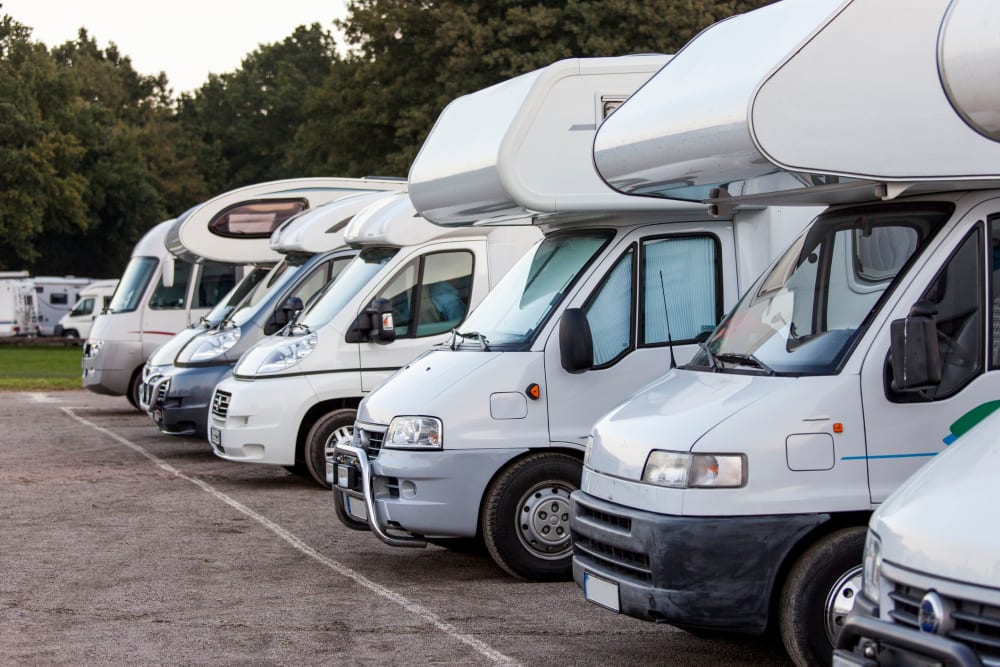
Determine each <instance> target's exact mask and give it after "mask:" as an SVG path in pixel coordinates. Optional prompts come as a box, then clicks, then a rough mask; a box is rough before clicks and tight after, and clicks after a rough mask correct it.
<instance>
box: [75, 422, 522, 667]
mask: <svg viewBox="0 0 1000 667" xmlns="http://www.w3.org/2000/svg"><path fill="white" fill-rule="evenodd" d="M76 409H77V408H68V407H64V408H61V410H62V411H63V412H65V413H66V414H67V415H69V416H70V417H71V418H73V419H75V420H76V421H78V422H80V423H81V424H84V425H85V426H89V427H90V428H92V429H94V430H96V431H100V432H101V433H103V434H105V435H106V436H108V437H109V438H111V439H113V440H114V441H116V442H119V443H121V444H123V445H125V446H126V447H129V448H130V449H133V450H135V451H136V452H138V453H140V454H142V455H143V456H145V457H146V458H147V459H149V460H150V461H152V462H153V463H155V464H156V465H157V466H158V467H159V468H161V469H162V470H165V471H166V472H169V473H170V474H172V475H176V476H177V477H180V478H181V479H183V480H186V481H188V482H191V483H192V484H194V485H195V486H197V487H198V488H200V489H201V490H202V491H204V492H205V493H208V494H209V495H211V496H213V497H215V498H216V499H218V500H221V501H222V502H224V503H226V504H227V505H229V506H230V507H232V508H234V509H236V510H237V511H239V512H241V513H243V514H245V515H246V516H248V517H250V518H251V519H253V520H254V521H256V522H257V523H259V524H260V525H262V526H264V527H265V528H267V529H268V530H270V531H271V532H272V533H274V534H275V535H277V536H278V537H280V538H281V539H283V540H284V541H285V542H287V543H288V544H290V545H291V546H292V547H294V548H295V549H298V550H299V551H301V552H302V553H303V554H305V555H306V556H309V557H310V558H312V559H314V560H316V561H319V562H320V563H322V564H323V565H325V566H326V567H328V568H330V569H331V570H333V571H334V572H337V573H338V574H341V575H343V576H345V577H348V578H349V579H353V580H354V581H355V582H356V583H358V584H360V585H361V586H364V587H365V588H367V589H368V590H370V591H371V592H373V593H375V594H376V595H378V596H380V597H383V598H385V599H387V600H389V601H391V602H395V603H396V604H398V605H400V606H401V607H403V608H404V609H406V610H407V611H408V612H410V613H412V614H416V615H417V616H418V617H420V618H422V619H424V620H425V621H427V622H428V623H430V624H431V625H433V626H434V627H435V628H437V629H438V630H440V631H441V632H443V633H444V634H446V635H448V636H450V637H452V638H454V639H457V640H458V641H460V642H462V643H463V644H465V645H467V646H469V647H470V648H472V649H473V650H475V651H476V652H477V653H479V654H481V655H482V656H484V657H485V658H487V659H489V660H490V661H492V662H494V663H496V664H500V665H517V664H519V663H518V662H517V661H516V660H515V659H514V658H511V657H510V656H508V655H505V654H503V653H501V652H499V651H497V650H495V649H493V648H491V647H490V646H489V645H487V644H486V643H484V642H482V641H480V640H478V639H476V638H475V637H473V636H471V635H468V634H465V633H463V632H462V631H460V630H459V629H458V628H456V627H455V626H453V625H451V624H450V623H446V622H444V621H442V620H441V619H440V618H439V617H438V615H437V614H435V613H434V612H432V611H431V610H430V609H427V608H426V607H423V606H421V605H419V604H417V603H415V602H412V601H410V600H408V599H407V598H406V597H404V596H402V595H400V594H399V593H396V592H395V591H393V590H391V589H389V588H386V587H385V586H381V585H379V584H377V583H375V582H374V581H372V580H371V579H368V578H367V577H364V576H363V575H361V574H359V573H357V572H355V571H354V570H352V569H351V568H349V567H347V566H346V565H344V564H343V563H339V562H337V561H335V560H333V559H332V558H328V557H326V556H324V555H323V554H321V553H320V552H318V551H316V550H315V549H313V548H312V547H310V546H309V545H308V544H306V543H305V542H303V541H302V540H300V539H299V538H298V537H296V536H295V535H293V534H292V533H290V532H288V531H287V530H285V529H284V528H282V527H281V526H279V525H278V524H276V523H274V522H273V521H271V520H270V519H268V518H267V517H265V516H263V515H261V514H258V513H257V512H255V511H253V510H252V509H250V508H249V507H247V506H246V505H243V504H242V503H240V502H238V501H237V500H234V499H233V498H231V497H229V496H227V495H226V494H224V493H222V492H221V491H219V490H217V489H215V488H214V487H213V486H212V485H211V484H207V483H205V482H203V481H202V480H200V479H196V478H194V477H189V476H188V475H185V474H184V473H183V472H181V471H180V470H178V469H177V468H175V467H173V466H172V465H170V464H169V463H167V462H166V461H164V460H163V459H161V458H159V457H157V456H155V455H154V454H151V453H149V452H148V451H146V450H145V449H143V448H142V447H140V446H139V445H137V444H135V443H134V442H132V441H131V440H128V439H126V438H123V437H122V436H120V435H118V434H117V433H114V432H112V431H109V430H108V429H106V428H104V427H103V426H99V425H97V424H95V423H94V422H92V421H88V420H86V419H84V418H83V417H81V416H79V415H77V414H76V412H74V410H76Z"/></svg>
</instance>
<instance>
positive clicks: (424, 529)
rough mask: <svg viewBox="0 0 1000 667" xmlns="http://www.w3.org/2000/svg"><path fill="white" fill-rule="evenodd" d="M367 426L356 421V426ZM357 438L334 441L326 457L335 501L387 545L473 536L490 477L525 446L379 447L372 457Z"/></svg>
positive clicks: (352, 518) (328, 475)
mask: <svg viewBox="0 0 1000 667" xmlns="http://www.w3.org/2000/svg"><path fill="white" fill-rule="evenodd" d="M367 426H368V425H363V424H357V425H355V432H356V433H358V432H359V431H364V430H365V428H366V427H367ZM377 428H381V429H383V430H384V427H377ZM357 440H358V438H355V441H354V442H353V443H352V445H351V446H344V445H338V446H337V447H336V448H335V449H334V454H333V457H332V458H331V459H328V461H327V477H328V479H329V481H330V482H331V483H332V484H333V490H334V501H335V502H337V503H341V507H342V508H345V512H346V514H347V515H349V518H350V520H352V521H354V522H362V523H367V524H368V526H369V528H371V529H372V531H373V532H374V533H375V534H376V536H378V537H379V539H381V540H382V541H383V542H385V543H386V544H390V545H392V546H423V542H424V540H423V538H424V537H474V536H475V535H476V532H477V530H478V527H479V505H480V501H481V500H482V497H483V493H484V492H485V490H486V487H487V485H488V484H489V482H490V480H491V479H492V478H493V476H494V475H495V474H496V471H497V470H499V469H500V468H502V467H503V466H504V465H506V463H507V462H508V461H510V460H511V459H514V458H516V457H517V456H520V455H521V454H523V453H524V452H526V451H527V450H526V449H444V450H401V449H382V450H380V451H378V452H377V455H375V458H371V454H369V453H368V452H366V451H365V450H364V449H362V448H361V447H359V446H357V445H358V442H357ZM348 503H350V505H351V507H352V510H351V511H347V509H346V508H347V506H348ZM398 531H403V534H402V535H400V534H399V532H398ZM414 541H417V542H420V543H419V544H414Z"/></svg>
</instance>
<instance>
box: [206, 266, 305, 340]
mask: <svg viewBox="0 0 1000 667" xmlns="http://www.w3.org/2000/svg"><path fill="white" fill-rule="evenodd" d="M305 259H306V258H305V257H302V258H294V259H293V260H292V261H289V260H288V259H287V258H286V259H284V260H282V261H281V262H280V263H278V264H276V265H275V266H274V267H273V268H272V269H271V271H270V272H269V273H268V274H267V277H266V278H264V280H261V281H260V282H259V283H257V286H256V288H255V289H254V290H253V291H252V292H251V293H250V294H248V295H247V297H246V298H245V299H243V301H241V302H240V303H239V304H237V306H236V309H235V310H233V313H232V315H230V316H229V317H228V318H226V322H225V325H230V324H233V325H235V326H242V325H243V323H244V322H246V321H247V320H249V319H250V318H251V317H253V316H254V314H255V313H256V312H257V305H258V304H259V303H260V302H261V301H263V300H264V297H266V296H267V295H268V294H269V293H270V292H271V290H280V289H284V287H285V285H287V284H288V283H289V282H290V281H291V280H292V278H294V277H295V274H296V273H297V272H298V270H299V268H300V267H301V266H302V263H303V262H304V261H305Z"/></svg>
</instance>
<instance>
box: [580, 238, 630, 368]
mask: <svg viewBox="0 0 1000 667" xmlns="http://www.w3.org/2000/svg"><path fill="white" fill-rule="evenodd" d="M634 267H635V247H634V246H633V247H632V248H629V250H628V252H626V253H625V254H624V255H623V256H622V257H621V259H619V260H618V262H617V263H616V264H615V266H614V268H613V269H611V273H609V274H608V275H607V277H606V278H605V279H604V283H603V284H602V285H601V286H600V287H599V288H598V290H597V292H596V294H595V296H594V297H593V299H592V300H591V301H590V303H589V304H587V307H586V308H585V309H584V310H585V312H586V314H587V323H588V324H589V325H590V333H591V335H592V336H593V338H594V366H603V365H605V364H608V363H610V362H612V361H614V360H615V359H617V358H618V357H620V356H621V355H622V354H623V353H624V352H626V351H628V349H629V347H630V346H631V344H632V321H633V320H634V319H635V318H634V317H633V316H632V304H633V303H634V301H635V297H634V295H633V293H632V276H633V271H634Z"/></svg>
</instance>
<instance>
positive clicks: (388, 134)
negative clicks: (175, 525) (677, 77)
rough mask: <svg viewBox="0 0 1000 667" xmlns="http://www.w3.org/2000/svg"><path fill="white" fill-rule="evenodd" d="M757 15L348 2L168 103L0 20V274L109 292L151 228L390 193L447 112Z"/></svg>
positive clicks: (665, 2)
mask: <svg viewBox="0 0 1000 667" xmlns="http://www.w3.org/2000/svg"><path fill="white" fill-rule="evenodd" d="M771 1H772V0H491V1H488V2H483V1H479V2H475V1H474V2H468V1H467V0H350V1H349V3H348V8H347V9H348V11H347V15H346V18H345V19H343V20H341V21H335V22H334V24H333V25H334V26H336V27H337V28H338V29H339V30H340V31H341V33H342V34H343V35H344V39H345V41H346V43H345V44H343V45H340V48H338V44H337V43H336V41H335V39H334V36H333V33H332V32H331V30H329V29H327V28H324V27H323V26H321V25H320V24H318V23H314V24H312V25H309V26H299V27H298V28H296V29H295V30H294V31H293V32H292V34H290V35H289V36H288V37H286V38H285V39H284V40H282V41H280V42H275V43H270V44H261V45H260V46H259V47H258V48H257V49H256V50H255V51H253V52H251V53H249V54H247V55H246V56H245V58H244V59H243V61H242V63H241V65H240V67H239V68H238V69H236V70H235V71H233V72H228V73H224V74H220V75H215V74H212V75H210V76H209V77H208V80H207V81H206V82H205V83H204V84H203V85H202V86H201V87H200V88H199V89H197V90H196V91H194V92H192V93H183V94H180V95H174V94H173V91H172V89H171V88H170V82H169V81H168V80H167V77H166V75H165V74H163V73H160V74H157V75H147V74H142V73H140V72H137V71H135V69H134V67H133V66H132V62H131V60H130V59H129V57H128V55H127V54H123V53H121V52H120V51H119V50H118V48H117V47H116V46H115V45H114V44H111V45H109V46H108V47H106V48H100V47H99V46H98V43H97V40H96V39H95V38H94V37H92V36H91V35H90V34H89V33H88V31H87V30H86V28H85V27H81V28H80V30H79V33H78V35H77V38H76V39H75V40H72V41H69V42H66V43H64V44H60V45H55V46H52V47H49V46H46V45H45V44H42V43H41V42H38V41H36V40H34V39H33V38H32V35H31V27H30V26H26V25H23V24H20V23H19V22H17V21H16V20H15V19H14V18H13V17H11V16H10V15H8V14H5V13H2V5H0V270H16V269H28V270H29V271H31V272H32V274H35V275H63V274H75V275H85V276H92V277H116V276H118V275H119V274H120V272H121V270H122V268H123V267H124V265H125V263H126V261H127V259H128V255H129V253H130V251H131V249H132V246H133V245H134V244H135V242H136V241H137V240H138V239H139V238H140V237H141V236H142V234H143V233H145V231H146V230H148V229H149V228H151V227H152V226H153V225H155V224H156V223H158V222H160V221H162V220H165V219H167V218H171V217H175V216H177V215H179V214H180V213H182V212H183V211H185V210H186V209H188V208H189V207H191V206H193V205H195V204H198V203H199V202H201V201H204V200H205V199H208V198H209V197H211V196H214V195H215V194H218V193H221V192H225V191H227V190H230V189H233V188H236V187H239V186H243V185H248V184H252V183H259V182H262V181H269V180H274V179H279V178H293V177H299V176H350V177H356V176H367V175H382V176H387V175H395V176H406V174H407V171H408V170H409V165H410V162H411V161H412V160H413V158H414V156H415V155H416V152H417V150H418V149H419V148H420V145H421V144H422V142H423V140H424V138H425V137H426V135H427V133H428V132H429V131H430V129H431V127H432V125H433V124H434V121H435V119H436V118H437V116H438V114H439V113H440V112H441V110H442V109H443V108H444V106H445V105H446V104H447V103H448V102H450V101H451V100H452V99H454V98H455V97H458V96H460V95H463V94H466V93H470V92H473V91H476V90H479V89H481V88H484V87H486V86H489V85H492V84H494V83H497V82H500V81H503V80H506V79H509V78H511V77H513V76H517V75H519V74H523V73H525V72H528V71H531V70H533V69H537V68H539V67H543V66H545V65H548V64H550V63H552V62H554V61H556V60H559V59H562V58H570V57H587V56H616V55H625V54H629V53H650V52H656V53H673V52H675V51H676V50H677V49H679V48H680V47H681V46H683V45H684V44H685V43H686V42H687V41H688V40H689V39H690V38H691V37H693V36H694V35H695V34H696V33H697V32H698V31H699V30H701V29H703V28H705V27H707V26H708V25H710V24H712V23H714V22H715V21H718V20H719V19H722V18H724V17H726V16H730V15H732V14H735V13H739V12H744V11H748V10H750V9H753V8H755V7H758V6H761V5H764V4H768V3H769V2H771Z"/></svg>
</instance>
